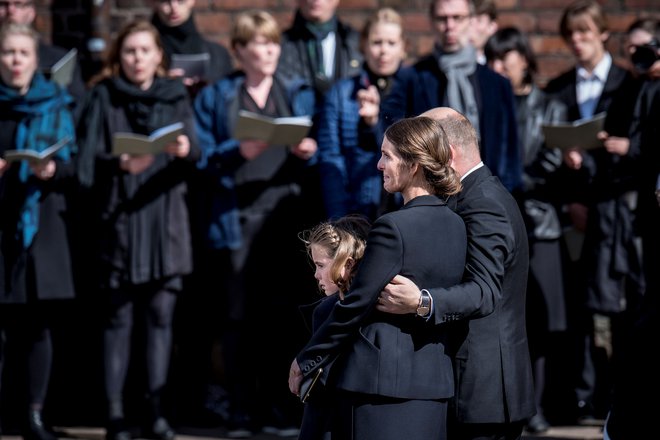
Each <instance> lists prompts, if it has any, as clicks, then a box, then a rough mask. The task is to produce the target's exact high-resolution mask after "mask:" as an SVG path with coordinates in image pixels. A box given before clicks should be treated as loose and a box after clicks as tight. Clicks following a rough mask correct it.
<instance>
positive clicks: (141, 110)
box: [78, 77, 187, 187]
mask: <svg viewBox="0 0 660 440" xmlns="http://www.w3.org/2000/svg"><path fill="white" fill-rule="evenodd" d="M186 96H187V91H186V88H185V86H184V85H183V83H181V82H180V81H177V80H171V79H166V78H160V77H156V78H155V79H154V82H153V84H152V85H151V87H150V88H149V89H148V90H141V89H140V88H138V87H137V86H135V85H133V84H132V83H130V82H129V81H127V80H126V79H125V78H123V77H112V78H108V79H106V80H104V81H102V82H101V83H99V84H97V85H96V86H95V87H94V89H92V91H91V92H90V93H89V95H88V97H87V99H86V102H85V104H84V106H83V109H82V112H81V117H80V122H79V124H78V134H79V141H80V142H79V147H80V153H79V157H78V178H79V179H80V183H81V184H82V185H83V186H85V187H90V186H92V184H93V182H94V162H95V157H96V155H97V154H99V153H101V154H103V153H105V152H102V151H99V149H100V148H103V146H105V141H106V140H105V139H104V135H105V133H104V128H103V127H104V125H105V120H106V118H107V117H108V113H107V112H108V111H112V108H116V107H123V108H124V109H125V111H126V115H127V119H128V120H129V122H130V124H131V129H132V130H133V131H134V132H136V133H140V134H149V133H151V132H152V131H154V130H155V129H157V128H160V127H162V126H164V125H166V124H169V123H172V122H176V121H174V117H175V112H176V105H177V102H178V101H180V100H181V99H185V97H186Z"/></svg>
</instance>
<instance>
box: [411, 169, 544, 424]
mask: <svg viewBox="0 0 660 440" xmlns="http://www.w3.org/2000/svg"><path fill="white" fill-rule="evenodd" d="M453 201H455V203H456V208H455V209H456V212H457V213H458V214H459V215H460V216H461V218H462V219H463V221H464V222H465V226H466V228H467V236H468V258H467V262H466V269H467V270H466V276H465V279H464V281H463V283H462V284H458V285H456V286H453V287H450V288H448V289H446V288H445V289H440V288H435V287H437V286H434V285H431V284H421V285H420V284H418V285H419V286H420V287H421V288H428V289H429V290H430V292H431V296H432V297H433V307H434V311H433V317H432V318H431V319H432V320H433V321H434V322H435V323H436V324H442V323H446V322H452V321H463V320H465V319H466V318H470V317H472V318H476V317H480V316H483V317H481V318H479V319H470V320H469V321H467V322H466V321H463V322H457V323H456V326H455V328H454V329H453V331H454V332H455V333H454V336H455V337H458V340H456V341H454V343H457V347H456V348H455V349H456V359H455V363H454V369H455V374H456V414H455V417H456V418H457V420H458V422H460V423H491V424H493V423H508V422H515V421H522V420H526V419H527V418H529V417H531V416H532V415H534V413H535V411H536V407H535V405H534V390H533V380H532V369H531V361H530V356H529V349H528V346H527V331H526V326H525V293H526V286H527V272H528V264H529V256H528V244H527V232H526V230H525V224H524V221H523V218H522V215H521V214H520V210H519V209H518V205H517V203H516V201H515V200H514V198H513V197H512V196H511V194H510V193H509V192H508V191H507V190H506V188H504V186H503V185H502V184H501V183H500V181H499V179H498V178H497V177H494V176H493V175H492V174H491V172H490V170H489V169H488V168H487V167H485V166H484V167H481V168H479V169H477V170H475V171H473V172H472V173H470V174H469V175H467V176H466V177H465V178H464V179H463V190H462V191H461V192H460V193H459V194H458V196H456V197H455V200H450V203H452V202H453ZM432 287H433V288H432ZM484 315H487V316H484ZM461 333H463V334H461Z"/></svg>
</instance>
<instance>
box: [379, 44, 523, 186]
mask: <svg viewBox="0 0 660 440" xmlns="http://www.w3.org/2000/svg"><path fill="white" fill-rule="evenodd" d="M470 81H471V82H472V84H473V86H474V91H475V98H476V100H477V105H478V106H479V128H480V132H481V133H480V138H481V143H480V144H481V157H482V159H483V161H484V163H485V164H486V165H487V166H488V168H490V169H491V170H492V172H493V174H495V175H496V176H497V177H499V178H500V180H501V181H502V183H503V184H504V186H505V187H506V188H507V189H508V190H509V191H512V190H513V189H516V188H518V187H519V186H520V185H521V182H522V160H521V154H520V147H519V145H518V134H517V128H516V114H515V108H514V102H513V91H512V89H511V84H510V83H509V80H507V79H506V78H504V77H503V76H501V75H498V74H497V73H495V72H494V71H493V70H491V69H489V68H488V67H485V66H482V65H477V70H476V71H475V73H474V74H472V75H471V76H470ZM446 88H447V78H446V76H445V74H444V73H443V72H442V71H441V70H440V67H439V66H438V61H437V60H436V58H435V56H433V55H428V56H426V57H424V58H422V59H421V60H420V61H418V62H417V63H416V64H415V65H414V66H411V67H408V68H405V69H401V71H400V73H399V77H398V81H397V83H395V85H394V88H393V89H392V92H391V93H390V94H389V95H388V97H387V98H386V99H385V101H384V102H383V104H382V106H381V121H382V123H383V124H384V125H385V126H388V125H391V124H392V123H393V122H395V121H397V120H399V119H401V118H404V117H412V116H418V115H419V114H420V113H423V112H425V111H426V110H429V109H432V108H435V107H440V106H446V105H447V97H446V93H445V90H446Z"/></svg>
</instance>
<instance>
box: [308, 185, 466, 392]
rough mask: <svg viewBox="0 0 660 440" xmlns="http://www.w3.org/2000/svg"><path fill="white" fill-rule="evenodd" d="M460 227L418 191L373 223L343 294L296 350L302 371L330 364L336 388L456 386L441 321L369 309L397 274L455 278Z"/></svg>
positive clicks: (428, 279)
mask: <svg viewBox="0 0 660 440" xmlns="http://www.w3.org/2000/svg"><path fill="white" fill-rule="evenodd" d="M465 251H466V233H465V226H464V224H463V222H462V221H461V219H460V217H459V216H458V215H456V214H455V213H454V212H452V211H451V210H450V209H449V208H448V207H447V206H446V204H445V203H444V202H443V201H441V200H440V199H438V198H437V197H435V196H421V197H417V198H415V199H413V200H411V201H410V202H408V203H407V204H406V205H405V206H404V207H403V208H401V209H400V210H398V211H395V212H392V213H389V214H386V215H384V216H382V217H380V218H379V219H378V220H376V222H375V223H374V226H373V228H372V231H371V233H370V234H369V238H368V241H367V248H366V252H365V255H364V258H363V259H362V263H361V264H360V267H359V269H358V272H357V274H356V276H355V279H354V281H353V284H352V285H351V289H350V291H349V292H348V294H347V295H346V297H345V299H344V301H342V302H341V303H337V304H336V305H335V306H334V308H333V310H332V313H331V314H330V316H329V317H328V319H327V320H326V321H325V323H324V324H323V325H322V326H321V328H320V329H319V330H318V331H317V332H315V333H314V335H313V336H312V339H311V340H310V342H309V343H308V344H307V346H305V348H304V349H303V350H302V352H301V353H300V354H299V355H298V358H297V359H298V364H299V365H300V368H301V370H302V372H303V375H304V376H306V377H307V376H309V375H311V374H313V373H314V371H316V370H317V369H318V368H319V367H323V366H326V365H327V364H328V363H329V362H330V361H331V360H332V359H333V358H334V357H335V356H336V355H338V354H341V355H342V356H341V358H340V359H338V361H337V363H335V364H334V366H333V374H336V375H337V386H338V387H339V388H342V389H345V390H348V391H354V392H359V393H366V394H372V395H379V396H389V397H398V398H404V399H443V398H449V397H451V396H452V395H453V393H454V386H453V376H452V366H451V360H450V358H449V356H448V354H447V353H446V352H445V340H446V337H447V336H446V335H447V333H446V331H445V329H444V328H442V326H435V325H433V323H432V322H427V321H426V320H424V319H421V318H418V317H416V316H414V315H389V314H384V313H380V312H378V311H376V310H375V304H376V300H377V298H378V295H379V294H380V292H381V291H382V290H383V288H384V287H385V286H386V285H387V283H389V282H390V280H391V279H392V278H394V276H395V275H397V274H402V275H404V276H407V277H409V278H411V279H412V280H413V281H415V282H416V283H417V284H421V285H439V286H451V285H454V284H456V283H458V282H459V281H460V279H461V276H462V274H463V269H464V265H465Z"/></svg>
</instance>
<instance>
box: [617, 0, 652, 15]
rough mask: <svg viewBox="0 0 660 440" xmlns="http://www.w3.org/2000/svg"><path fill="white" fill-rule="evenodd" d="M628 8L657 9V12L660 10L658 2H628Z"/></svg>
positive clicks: (636, 0)
mask: <svg viewBox="0 0 660 440" xmlns="http://www.w3.org/2000/svg"><path fill="white" fill-rule="evenodd" d="M625 3H626V6H627V7H629V8H644V9H647V10H649V9H655V10H656V12H657V11H658V9H660V5H658V0H626V2H625Z"/></svg>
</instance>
